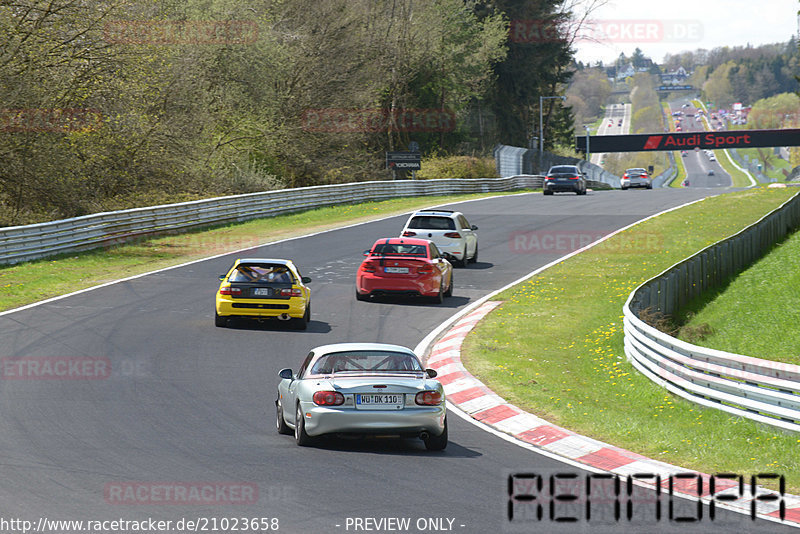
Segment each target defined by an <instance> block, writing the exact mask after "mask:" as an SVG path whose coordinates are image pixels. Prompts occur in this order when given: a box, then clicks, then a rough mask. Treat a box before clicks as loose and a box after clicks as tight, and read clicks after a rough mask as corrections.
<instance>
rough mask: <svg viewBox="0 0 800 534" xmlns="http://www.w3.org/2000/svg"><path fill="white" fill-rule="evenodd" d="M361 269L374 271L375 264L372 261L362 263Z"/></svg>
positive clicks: (366, 271)
mask: <svg viewBox="0 0 800 534" xmlns="http://www.w3.org/2000/svg"><path fill="white" fill-rule="evenodd" d="M361 270H362V271H364V272H365V273H374V272H375V266H374V265H373V264H371V263H362V264H361Z"/></svg>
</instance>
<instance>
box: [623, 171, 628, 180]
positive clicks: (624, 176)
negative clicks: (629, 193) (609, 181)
mask: <svg viewBox="0 0 800 534" xmlns="http://www.w3.org/2000/svg"><path fill="white" fill-rule="evenodd" d="M622 179H623V180H627V179H628V173H627V172H626V173H625V174H623V175H622Z"/></svg>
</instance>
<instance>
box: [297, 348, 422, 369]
mask: <svg viewBox="0 0 800 534" xmlns="http://www.w3.org/2000/svg"><path fill="white" fill-rule="evenodd" d="M422 370H423V369H422V366H420V363H419V360H417V359H416V358H415V357H414V356H412V355H411V354H407V353H404V352H390V351H371V350H363V351H362V350H359V351H347V352H333V353H331V354H326V355H324V356H321V357H320V358H319V359H318V360H317V361H316V362H315V363H314V365H313V367H312V368H311V374H312V375H329V374H335V373H346V372H387V371H388V372H409V371H417V372H421V371H422Z"/></svg>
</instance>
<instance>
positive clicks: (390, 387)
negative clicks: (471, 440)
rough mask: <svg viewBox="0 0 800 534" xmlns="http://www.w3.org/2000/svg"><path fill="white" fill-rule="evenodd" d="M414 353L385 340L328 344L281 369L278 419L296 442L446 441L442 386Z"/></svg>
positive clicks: (440, 444)
mask: <svg viewBox="0 0 800 534" xmlns="http://www.w3.org/2000/svg"><path fill="white" fill-rule="evenodd" d="M435 376H436V371H434V370H433V369H423V367H422V365H421V364H420V361H419V359H418V358H417V356H416V355H415V354H414V352H413V351H411V350H410V349H407V348H405V347H401V346H398V345H386V344H383V343H338V344H335V345H324V346H322V347H317V348H315V349H314V350H312V351H311V352H310V353H309V354H308V356H306V359H305V361H303V365H301V366H300V370H298V371H297V373H294V372H293V371H292V370H291V369H283V370H282V371H281V372H280V377H281V381H280V383H279V384H278V399H277V400H276V401H275V406H276V412H277V414H276V423H277V427H278V432H280V433H281V434H292V433H294V438H295V441H296V442H297V444H298V445H309V444H311V443H312V442H313V439H314V438H315V437H317V436H322V435H324V434H350V435H397V436H401V437H418V438H421V439H422V440H423V441H424V442H425V447H426V448H427V449H428V450H442V449H444V448H445V447H446V446H447V418H446V417H445V415H446V410H445V403H444V400H445V399H444V388H442V385H441V384H440V383H439V381H438V380H433V378H434V377H435Z"/></svg>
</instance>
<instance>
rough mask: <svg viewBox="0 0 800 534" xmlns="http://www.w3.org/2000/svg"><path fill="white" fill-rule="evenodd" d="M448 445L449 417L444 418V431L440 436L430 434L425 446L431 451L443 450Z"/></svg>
mask: <svg viewBox="0 0 800 534" xmlns="http://www.w3.org/2000/svg"><path fill="white" fill-rule="evenodd" d="M445 447H447V417H445V418H444V432H442V433H441V434H440V435H438V436H428V439H426V440H425V448H426V449H428V450H429V451H443V450H444V449H445Z"/></svg>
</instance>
